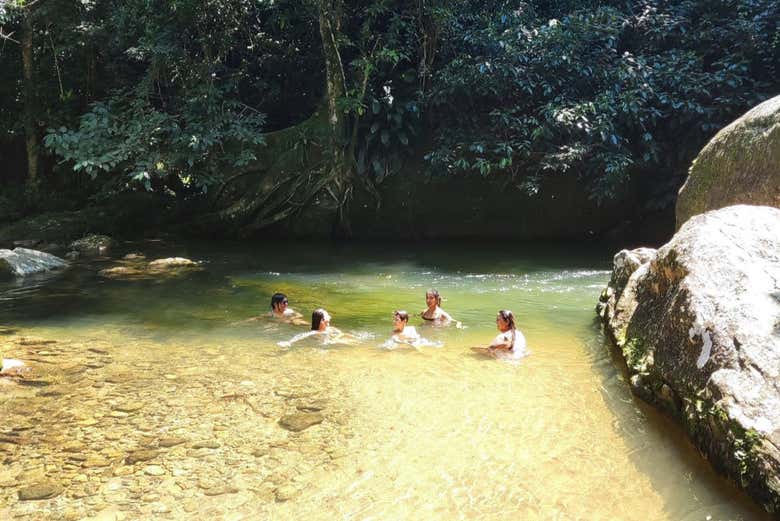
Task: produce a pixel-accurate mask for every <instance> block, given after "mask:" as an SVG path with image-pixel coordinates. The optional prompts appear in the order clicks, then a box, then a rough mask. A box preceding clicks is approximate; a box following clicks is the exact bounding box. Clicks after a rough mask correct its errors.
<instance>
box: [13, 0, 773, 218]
mask: <svg viewBox="0 0 780 521" xmlns="http://www.w3.org/2000/svg"><path fill="white" fill-rule="evenodd" d="M323 1H324V0H305V1H300V0H128V1H123V2H118V1H116V0H83V1H81V2H50V1H43V0H39V2H35V3H29V5H27V4H28V2H23V1H21V0H18V1H15V2H0V27H1V28H2V34H4V35H11V36H12V37H13V35H16V34H17V33H18V32H19V31H20V28H21V20H22V19H23V17H24V16H30V17H32V20H33V26H34V28H35V34H34V42H35V52H34V57H35V63H36V70H35V74H34V79H35V87H36V88H35V99H36V107H35V118H36V122H37V125H38V128H39V129H40V133H41V134H43V133H44V131H46V133H47V135H46V137H45V144H46V146H47V149H48V151H49V152H51V153H52V154H53V155H54V156H56V158H57V161H49V163H47V165H48V170H49V172H50V174H49V176H48V182H49V183H55V182H58V183H60V184H68V183H69V182H73V183H74V184H75V185H76V186H78V187H84V186H85V185H83V184H79V183H81V181H70V180H78V179H82V178H84V177H86V176H84V175H75V176H74V175H73V174H72V173H73V171H75V172H78V173H83V174H88V176H92V177H95V178H96V179H98V180H107V181H108V183H107V184H108V186H109V187H110V189H111V190H112V191H113V190H116V189H126V188H128V187H129V188H132V189H138V188H143V189H146V190H153V191H160V192H163V193H166V194H171V193H173V194H176V195H177V196H182V195H187V196H195V195H196V194H202V193H203V192H204V191H206V190H207V189H208V188H209V187H210V186H212V185H215V184H220V185H222V183H223V182H224V181H225V179H226V178H228V179H232V178H234V177H235V176H236V175H238V173H240V172H243V171H245V170H247V169H251V168H255V169H256V170H262V167H263V166H264V165H261V164H258V162H259V161H260V160H262V159H258V158H262V157H263V156H262V155H259V154H257V150H258V147H259V146H262V143H263V135H262V132H263V131H268V130H271V131H275V130H281V129H288V128H291V127H294V126H295V125H297V124H300V123H301V122H302V121H304V120H307V118H309V117H310V116H311V115H312V114H313V113H314V112H315V110H317V108H318V107H321V106H323V105H324V104H323V97H324V95H325V89H324V83H325V60H324V58H323V44H322V40H321V37H322V35H321V31H320V25H319V19H318V13H319V11H318V7H321V6H322V5H323V4H322V2H323ZM331 3H332V4H333V5H334V6H337V7H338V9H334V10H333V13H337V15H335V14H332V16H334V19H333V20H330V21H329V23H332V25H333V26H335V27H337V28H338V31H336V33H334V34H336V35H337V41H336V44H337V47H338V49H339V52H340V63H341V64H342V67H343V71H342V72H343V77H344V84H345V89H344V91H345V94H344V96H343V97H342V98H341V99H339V100H336V101H337V105H338V108H339V111H340V113H341V114H342V115H343V116H344V117H345V118H346V121H347V124H346V125H345V127H344V135H340V136H337V137H338V140H337V141H336V142H337V146H339V147H341V148H342V149H343V151H344V154H343V156H344V157H346V158H347V160H346V162H345V165H343V167H344V168H345V169H346V170H349V172H350V174H351V173H354V174H355V175H354V176H351V175H349V176H343V179H344V180H346V181H348V182H360V181H365V183H366V184H367V185H368V186H373V185H376V184H378V183H381V182H383V181H384V180H385V179H387V178H388V176H392V175H394V174H395V173H397V172H399V171H401V170H402V169H403V165H404V163H405V162H406V161H407V160H408V159H409V158H414V157H422V156H424V157H425V158H426V159H427V160H428V163H429V165H430V170H431V171H432V172H435V173H438V174H443V175H470V174H477V175H481V176H485V177H491V178H497V179H503V180H506V181H507V185H513V186H517V187H520V188H521V189H523V190H524V191H525V192H527V193H529V194H536V193H539V192H540V191H541V190H543V188H544V184H545V181H546V180H547V179H549V178H551V177H555V176H564V175H566V176H577V177H578V178H579V179H580V180H581V182H582V186H583V189H585V190H587V191H588V192H589V193H590V194H591V195H592V197H594V198H595V199H597V200H604V199H608V198H614V197H619V196H620V194H621V189H622V187H623V186H624V185H625V184H626V183H627V182H628V181H630V180H632V179H638V180H641V181H642V182H644V183H645V184H646V185H650V186H652V187H653V190H656V191H657V192H658V196H659V198H660V199H659V202H658V203H657V204H659V205H668V204H669V202H670V201H672V200H673V197H674V193H675V190H676V188H677V187H678V186H679V181H680V178H681V176H682V175H684V173H685V168H686V166H687V163H688V161H689V160H690V158H691V156H692V155H693V154H694V153H695V151H697V150H698V149H699V148H700V147H701V145H702V144H703V143H704V141H706V140H707V139H708V138H709V137H711V136H712V135H713V134H714V133H715V132H716V131H717V130H718V129H719V128H721V127H722V126H723V125H724V124H726V123H727V122H729V121H730V120H731V119H733V118H734V117H735V116H736V115H737V114H739V113H741V112H743V111H744V110H746V109H747V108H748V107H750V106H752V105H754V104H755V103H757V102H759V101H761V100H763V99H765V98H767V97H769V96H771V95H774V94H776V93H777V91H778V87H779V86H780V30H779V29H778V20H780V4H778V3H777V2H776V1H774V0H641V1H639V2H624V1H622V0H609V1H601V2H597V1H595V0H555V1H552V2H539V1H535V0H529V1H519V0H479V1H478V0H462V1H458V2H455V1H454V0H434V1H428V2H424V1H420V0H417V1H414V2H398V1H393V0H371V1H369V2H358V1H356V0H332V2H331ZM33 4H34V6H35V8H34V9H29V7H30V6H32V5H33ZM336 16H337V18H336ZM21 69H22V64H21V58H20V56H19V52H18V49H17V48H16V47H14V44H13V43H12V42H11V40H7V41H4V42H3V45H2V46H0V79H1V81H0V151H8V150H12V149H16V148H18V145H19V142H20V141H19V138H20V137H21V136H22V134H23V132H24V131H23V128H22V125H21V124H20V123H19V121H20V117H19V115H20V114H21V113H22V108H23V107H22V100H23V96H22V82H21V81H20V78H21ZM47 129H48V130H47ZM294 146H300V147H303V148H308V149H312V150H314V149H317V147H320V148H321V147H322V146H323V143H319V142H315V141H306V142H301V143H295V144H294ZM318 152H319V149H318ZM317 155H321V154H316V153H315V154H312V156H317ZM63 172H68V173H69V174H70V175H69V176H67V177H66V176H61V175H59V174H61V173H63ZM52 173H53V174H55V175H52ZM306 175H308V176H310V177H312V182H311V183H310V185H311V186H314V187H319V186H320V183H319V181H318V180H317V179H314V178H315V177H316V175H317V172H307V174H306ZM340 179H341V178H340ZM63 180H64V181H63ZM96 184H97V183H96ZM100 184H104V183H100ZM94 186H95V185H89V189H93V187H94ZM290 186H297V185H296V184H294V183H292V184H290ZM278 199H279V200H282V201H285V200H289V199H287V198H285V197H282V196H281V195H280V196H279V197H278ZM335 199H338V200H342V198H340V197H336V198H335ZM312 200H313V201H316V200H317V198H316V197H313V198H312Z"/></svg>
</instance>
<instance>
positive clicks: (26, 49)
mask: <svg viewBox="0 0 780 521" xmlns="http://www.w3.org/2000/svg"><path fill="white" fill-rule="evenodd" d="M21 44H22V45H21V46H22V74H23V77H22V88H23V92H24V111H23V118H24V134H25V143H26V146H27V180H28V182H30V183H34V182H35V181H36V180H37V179H38V132H37V129H36V124H35V86H34V83H33V24H32V15H31V13H26V15H25V17H24V20H23V22H22V39H21Z"/></svg>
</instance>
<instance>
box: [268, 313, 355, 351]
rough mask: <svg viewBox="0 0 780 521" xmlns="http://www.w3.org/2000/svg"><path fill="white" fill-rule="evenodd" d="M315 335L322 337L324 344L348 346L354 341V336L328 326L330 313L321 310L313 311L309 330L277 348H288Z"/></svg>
mask: <svg viewBox="0 0 780 521" xmlns="http://www.w3.org/2000/svg"><path fill="white" fill-rule="evenodd" d="M315 335H322V336H323V343H325V344H350V343H353V342H354V341H355V340H356V339H355V337H354V336H352V335H350V334H347V333H343V332H342V331H341V330H340V329H338V328H335V327H332V326H331V325H330V313H328V312H327V311H325V310H324V309H323V308H318V309H315V310H314V311H313V312H312V314H311V330H310V331H307V332H306V333H301V334H299V335H295V336H294V337H292V338H291V339H290V340H285V341H282V342H279V343H278V344H277V345H278V346H279V347H290V346H291V345H292V344H294V343H295V342H298V341H299V340H303V339H304V338H308V337H311V336H315Z"/></svg>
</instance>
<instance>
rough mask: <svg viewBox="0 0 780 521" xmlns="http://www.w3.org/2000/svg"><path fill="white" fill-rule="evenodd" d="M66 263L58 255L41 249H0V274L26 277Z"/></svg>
mask: <svg viewBox="0 0 780 521" xmlns="http://www.w3.org/2000/svg"><path fill="white" fill-rule="evenodd" d="M67 265H68V263H67V262H65V261H64V260H62V259H60V258H59V257H56V256H54V255H51V254H49V253H44V252H42V251H37V250H29V249H27V248H14V249H13V250H0V275H5V276H12V277H26V276H27V275H33V274H35V273H41V272H43V271H49V270H54V269H58V268H64V267H65V266H67Z"/></svg>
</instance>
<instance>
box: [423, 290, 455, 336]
mask: <svg viewBox="0 0 780 521" xmlns="http://www.w3.org/2000/svg"><path fill="white" fill-rule="evenodd" d="M425 305H426V306H428V307H427V308H426V309H425V310H424V311H422V312H421V313H420V316H421V317H422V319H423V320H425V321H426V322H427V323H429V324H432V325H435V326H446V325H449V324H451V323H453V322H454V323H455V327H461V325H462V324H461V323H460V322H459V321H457V320H455V319H453V318H452V317H451V316H450V314H449V313H447V312H446V311H444V310H443V309H442V308H441V295H440V294H439V292H438V291H436V290H435V289H429V290H428V291H426V292H425Z"/></svg>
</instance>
